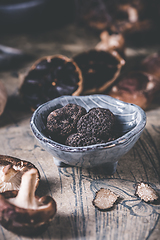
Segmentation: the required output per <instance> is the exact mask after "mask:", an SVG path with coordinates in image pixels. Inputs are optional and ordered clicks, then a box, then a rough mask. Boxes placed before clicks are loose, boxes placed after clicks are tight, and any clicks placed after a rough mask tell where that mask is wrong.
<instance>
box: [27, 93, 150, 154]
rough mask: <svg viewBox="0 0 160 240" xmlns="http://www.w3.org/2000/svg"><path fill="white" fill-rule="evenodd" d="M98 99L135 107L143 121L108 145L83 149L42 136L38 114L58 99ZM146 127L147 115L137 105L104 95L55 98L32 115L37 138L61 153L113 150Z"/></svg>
mask: <svg viewBox="0 0 160 240" xmlns="http://www.w3.org/2000/svg"><path fill="white" fill-rule="evenodd" d="M90 96H91V97H92V98H93V97H98V96H103V97H105V98H108V99H114V101H117V102H119V103H121V104H124V105H131V106H133V107H135V108H136V109H137V110H138V112H139V113H140V115H141V121H140V122H138V123H137V125H136V126H135V127H134V128H133V129H131V130H130V131H129V132H127V133H125V134H123V135H122V136H121V137H119V138H117V139H115V140H113V141H110V142H106V143H100V144H93V145H89V146H83V147H71V146H67V145H64V144H61V143H58V142H56V141H53V140H51V139H49V138H47V137H46V136H45V135H44V134H42V133H41V132H40V131H39V129H38V128H37V126H36V124H35V118H36V116H37V113H38V112H39V111H40V110H41V109H42V108H44V107H45V106H46V105H48V104H49V103H51V102H54V101H55V100H56V101H57V99H59V100H60V99H61V100H62V98H68V97H69V98H74V99H75V98H76V99H77V98H82V99H83V98H86V97H90ZM145 126H146V113H145V112H144V110H143V109H142V108H141V107H139V106H137V105H135V104H132V103H127V102H123V101H121V100H118V99H115V98H113V97H111V96H109V95H103V94H92V95H85V96H68V95H65V96H61V97H58V98H55V99H53V100H50V101H48V102H45V103H43V104H42V105H40V106H39V107H38V108H37V109H36V110H35V111H34V113H33V114H32V117H31V120H30V127H31V130H32V132H33V133H34V135H35V137H36V138H37V139H38V140H39V141H40V142H41V141H42V142H45V143H47V144H48V145H50V146H51V147H52V148H56V149H57V150H58V149H59V150H61V151H64V152H86V151H93V150H95V149H97V150H100V149H107V148H113V147H115V146H118V145H122V144H124V143H127V142H128V141H129V140H130V139H131V138H132V137H134V136H135V135H137V134H140V133H141V132H142V131H143V129H144V128H145Z"/></svg>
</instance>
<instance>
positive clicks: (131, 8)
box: [111, 0, 153, 34]
mask: <svg viewBox="0 0 160 240" xmlns="http://www.w3.org/2000/svg"><path fill="white" fill-rule="evenodd" d="M152 24H153V23H152V21H151V18H150V14H149V6H148V4H146V2H144V1H143V0H140V1H139V0H138V1H137V0H132V1H130V2H123V3H118V4H116V6H115V8H114V10H113V21H112V24H111V29H112V31H117V32H120V33H124V34H128V33H136V32H140V31H143V32H144V31H147V30H150V29H151V27H152Z"/></svg>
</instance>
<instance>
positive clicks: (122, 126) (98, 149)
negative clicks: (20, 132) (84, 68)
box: [30, 94, 146, 172]
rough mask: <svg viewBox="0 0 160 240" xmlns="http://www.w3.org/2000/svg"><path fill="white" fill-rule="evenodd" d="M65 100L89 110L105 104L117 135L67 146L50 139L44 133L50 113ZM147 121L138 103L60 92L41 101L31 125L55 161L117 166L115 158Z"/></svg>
mask: <svg viewBox="0 0 160 240" xmlns="http://www.w3.org/2000/svg"><path fill="white" fill-rule="evenodd" d="M68 103H74V104H77V105H80V106H82V107H84V108H86V110H87V111H88V110H89V109H91V108H93V107H101V108H108V109H109V110H110V111H112V113H113V114H114V115H115V116H116V120H117V124H118V130H119V131H120V137H119V138H117V139H116V140H114V141H110V142H107V143H103V144H94V145H90V146H85V147H70V146H66V145H63V144H60V143H58V142H55V141H52V140H51V139H49V138H48V137H47V136H46V135H45V133H44V132H45V131H44V130H45V128H46V119H47V116H48V115H49V113H50V112H51V111H53V110H55V109H56V108H60V107H63V106H65V105H67V104H68ZM145 125H146V115H145V112H144V111H143V110H142V109H141V108H140V107H138V106H137V105H134V104H130V103H125V102H122V101H119V100H117V99H114V98H112V97H110V96H107V95H102V94H98V95H89V96H62V97H59V98H56V99H54V100H51V101H49V102H47V103H44V104H42V105H41V106H40V107H38V108H37V109H36V111H35V112H34V113H33V115H32V118H31V121H30V126H31V129H32V131H33V133H34V135H35V137H36V138H37V139H38V140H39V142H40V143H41V145H42V147H43V148H44V149H46V150H47V151H48V152H49V153H51V154H52V155H53V158H54V161H55V164H56V165H58V166H62V165H63V164H67V165H72V166H78V167H86V168H88V167H95V166H98V165H103V164H105V165H106V164H108V166H109V167H110V168H111V169H112V172H114V171H115V170H116V164H117V161H118V159H119V158H120V157H121V156H123V155H124V154H126V153H127V152H128V151H129V150H130V149H131V148H132V147H133V145H134V144H135V142H136V141H137V140H138V138H139V137H140V135H141V133H142V131H143V129H144V127H145Z"/></svg>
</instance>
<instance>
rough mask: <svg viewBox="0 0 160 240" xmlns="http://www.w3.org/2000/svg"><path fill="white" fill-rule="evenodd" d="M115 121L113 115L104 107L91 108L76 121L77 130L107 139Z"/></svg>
mask: <svg viewBox="0 0 160 240" xmlns="http://www.w3.org/2000/svg"><path fill="white" fill-rule="evenodd" d="M114 123H115V116H114V114H113V113H112V112H111V111H110V110H109V109H105V108H92V109H91V110H90V111H89V112H88V113H87V114H85V115H83V116H82V117H81V118H80V120H79V121H78V122H77V132H78V133H82V134H88V135H91V136H96V137H98V138H102V139H107V138H109V137H110V133H111V131H112V129H113V126H114Z"/></svg>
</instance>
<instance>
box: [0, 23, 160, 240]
mask: <svg viewBox="0 0 160 240" xmlns="http://www.w3.org/2000/svg"><path fill="white" fill-rule="evenodd" d="M67 33H70V34H67ZM62 35H63V36H64V35H65V36H66V37H65V38H64V37H63V39H62V38H61V36H62ZM97 42H98V38H97V36H95V35H94V34H93V33H89V32H87V31H85V30H84V29H77V28H76V27H74V26H68V27H66V28H64V29H61V30H54V31H48V32H46V33H45V34H43V36H42V35H40V34H39V35H36V34H35V35H33V34H19V35H13V36H12V39H11V36H8V35H5V34H4V35H3V36H2V38H1V44H8V45H10V46H11V47H17V48H20V49H21V50H25V51H27V53H29V54H31V52H32V53H33V55H34V56H33V58H31V59H30V60H29V61H27V62H24V63H23V64H22V65H21V66H19V67H17V68H14V69H9V70H5V71H1V72H0V80H2V81H3V82H4V83H5V86H6V88H7V92H8V95H9V98H8V104H7V106H6V109H5V111H4V113H3V115H2V116H1V117H0V143H1V144H0V154H5V155H10V156H13V157H18V158H21V159H24V160H27V161H30V162H32V163H33V164H35V165H36V167H37V168H38V169H39V171H40V174H41V181H40V185H39V187H38V189H37V194H38V195H40V196H43V195H50V196H52V197H53V198H54V199H55V200H56V202H57V214H56V216H55V218H54V219H53V221H52V222H51V224H50V226H49V228H48V229H47V231H46V232H44V233H43V234H42V235H40V236H38V237H36V238H26V237H22V236H18V235H16V234H13V233H11V232H9V231H7V230H6V229H4V228H3V227H1V226H0V240H24V239H46V240H47V239H53V240H59V239H70V240H72V239H73V240H75V239H78V240H79V239H80V240H102V239H103V240H145V239H146V240H147V239H149V240H158V239H160V205H159V204H157V205H155V204H148V203H145V202H143V201H141V200H140V199H139V198H138V197H136V196H135V195H134V192H135V184H136V182H139V181H146V182H148V183H150V184H151V185H152V186H153V187H154V188H155V189H156V190H157V191H158V192H159V193H160V121H159V119H160V107H159V106H156V107H155V108H151V109H150V110H148V111H146V115H147V125H146V128H145V129H144V131H143V133H142V135H141V137H140V139H139V140H138V142H137V143H136V144H135V145H134V147H133V148H132V149H131V150H130V151H129V152H128V153H127V154H126V155H125V156H123V157H122V158H121V159H120V160H119V162H118V166H117V170H116V172H115V174H114V175H111V176H110V175H108V174H107V169H105V168H100V167H99V168H96V170H93V169H81V168H77V167H68V168H58V167H57V166H56V165H55V164H54V162H53V158H52V156H51V155H50V154H49V153H47V152H46V151H45V150H44V149H43V148H42V147H41V146H40V145H39V143H38V142H37V140H36V139H35V138H34V136H33V134H32V131H31V129H30V118H31V116H32V113H31V112H30V111H29V110H27V109H26V108H24V106H23V105H22V104H21V103H20V101H19V99H18V97H19V92H18V88H19V86H20V84H21V80H20V78H19V76H20V74H22V73H24V72H25V71H26V70H27V69H28V68H29V66H31V64H32V63H33V61H34V60H35V59H36V58H39V57H41V56H44V55H52V54H54V53H60V54H64V55H67V56H68V57H71V56H73V55H74V54H76V53H78V52H81V51H83V50H87V49H90V48H92V47H94V46H95V45H96V43H97ZM156 47H158V46H154V47H153V48H152V49H151V48H149V50H148V51H155V48H156ZM127 51H130V49H127ZM133 51H134V52H136V53H137V51H138V50H137V49H136V50H135V49H134V50H133ZM139 52H140V55H141V52H143V51H142V49H140V50H139ZM143 53H144V52H143ZM137 55H138V54H137ZM137 55H136V56H137ZM138 57H139V55H138ZM133 58H135V55H134V57H133ZM133 58H132V59H131V61H132V60H133ZM129 64H131V62H130V63H129ZM97 161H98V159H97ZM102 187H103V188H109V189H110V190H112V191H114V192H115V193H117V194H119V195H120V201H119V202H118V203H117V204H116V205H115V207H114V208H113V209H111V210H109V211H99V210H98V209H97V208H95V207H94V206H93V204H92V201H93V199H94V196H95V192H96V191H97V190H99V189H100V188H102Z"/></svg>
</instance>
